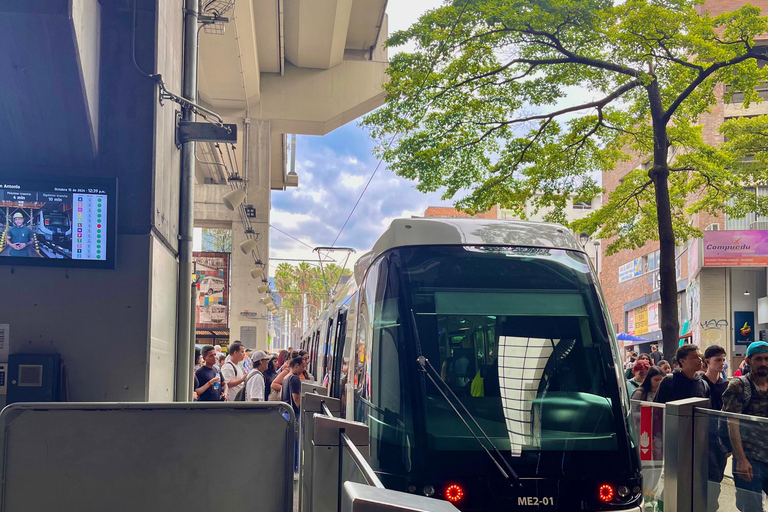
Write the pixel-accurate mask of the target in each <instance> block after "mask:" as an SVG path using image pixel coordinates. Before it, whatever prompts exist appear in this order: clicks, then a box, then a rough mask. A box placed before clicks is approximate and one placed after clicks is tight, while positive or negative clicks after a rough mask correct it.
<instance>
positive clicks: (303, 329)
mask: <svg viewBox="0 0 768 512" xmlns="http://www.w3.org/2000/svg"><path fill="white" fill-rule="evenodd" d="M301 316H302V322H301V332H307V292H304V304H303V306H302V309H301Z"/></svg>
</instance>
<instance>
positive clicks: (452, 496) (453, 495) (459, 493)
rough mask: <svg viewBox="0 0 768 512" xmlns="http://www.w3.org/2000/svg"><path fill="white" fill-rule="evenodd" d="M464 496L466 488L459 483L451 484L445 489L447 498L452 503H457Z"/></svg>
mask: <svg viewBox="0 0 768 512" xmlns="http://www.w3.org/2000/svg"><path fill="white" fill-rule="evenodd" d="M463 497H464V489H462V488H461V487H459V486H458V485H449V486H448V488H447V489H446V490H445V499H447V500H448V501H450V502H452V503H456V502H457V501H459V500H460V499H461V498H463Z"/></svg>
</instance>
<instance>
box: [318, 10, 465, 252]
mask: <svg viewBox="0 0 768 512" xmlns="http://www.w3.org/2000/svg"><path fill="white" fill-rule="evenodd" d="M469 2H470V0H466V2H464V7H462V8H461V12H460V13H459V15H458V16H457V17H456V21H454V22H453V25H452V26H451V32H450V33H449V34H448V37H446V38H445V39H443V41H441V43H440V48H438V51H437V52H436V53H435V57H434V59H432V64H430V66H429V72H428V73H427V74H426V75H425V76H424V80H423V81H422V82H421V85H420V86H419V90H418V91H416V97H417V98H418V97H419V96H420V95H421V93H422V92H424V87H425V86H426V85H427V79H429V76H430V75H431V74H432V72H433V71H434V70H435V64H437V56H438V55H440V52H441V51H442V49H443V45H444V44H445V42H446V41H447V40H448V39H450V38H451V36H453V32H454V31H455V30H456V25H458V24H459V21H461V17H462V16H464V12H465V11H466V10H467V6H468V5H469ZM398 135H400V131H399V130H398V131H396V132H395V133H394V135H392V138H391V139H389V142H387V149H389V147H390V146H392V143H393V142H394V141H395V139H396V138H397V136H398ZM383 161H384V156H383V155H382V157H381V158H379V163H378V164H376V168H375V169H374V170H373V173H371V177H370V178H368V183H366V184H365V187H364V188H363V191H362V192H360V196H359V197H358V198H357V201H355V205H354V206H353V207H352V211H350V212H349V215H347V220H345V221H344V224H343V225H342V226H341V229H339V232H338V234H336V238H334V239H333V243H332V244H331V247H334V246H335V245H336V242H337V241H338V240H339V237H340V236H341V233H342V231H344V228H346V227H347V223H348V222H349V219H351V218H352V214H353V213H355V210H356V209H357V205H358V204H360V201H361V200H362V199H363V195H364V194H365V191H366V190H368V185H370V184H371V181H372V180H373V177H374V176H376V173H377V172H378V171H379V167H381V163H382V162H383Z"/></svg>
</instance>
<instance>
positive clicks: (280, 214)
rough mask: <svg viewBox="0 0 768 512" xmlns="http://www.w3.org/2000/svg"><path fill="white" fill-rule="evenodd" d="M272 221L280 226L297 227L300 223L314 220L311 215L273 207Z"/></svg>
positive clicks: (286, 227)
mask: <svg viewBox="0 0 768 512" xmlns="http://www.w3.org/2000/svg"><path fill="white" fill-rule="evenodd" d="M270 217H271V219H270V222H271V223H272V224H274V225H276V226H277V227H279V228H285V229H296V228H298V227H299V224H301V223H303V222H307V221H309V220H312V216H311V215H305V214H301V213H291V212H285V211H280V210H275V209H273V210H272V212H271V215H270Z"/></svg>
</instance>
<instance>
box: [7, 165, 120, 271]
mask: <svg viewBox="0 0 768 512" xmlns="http://www.w3.org/2000/svg"><path fill="white" fill-rule="evenodd" d="M116 202H117V180H115V179H105V178H66V177H64V178H45V179H37V178H24V177H6V176H3V175H2V174H0V229H2V231H1V232H0V265H36V266H61V267H70V268H76V267H85V268H115V240H116V233H115V231H116V229H117V223H116V212H117V208H116V206H117V205H116Z"/></svg>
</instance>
